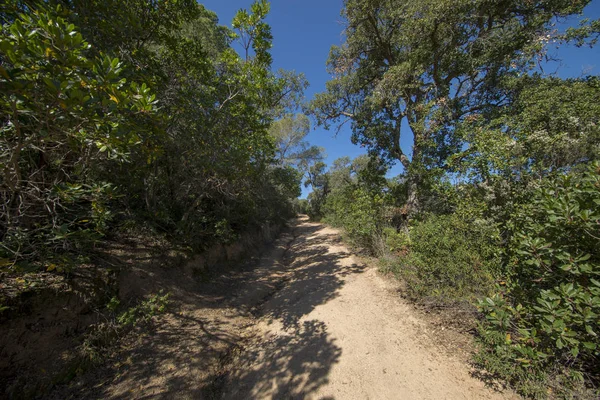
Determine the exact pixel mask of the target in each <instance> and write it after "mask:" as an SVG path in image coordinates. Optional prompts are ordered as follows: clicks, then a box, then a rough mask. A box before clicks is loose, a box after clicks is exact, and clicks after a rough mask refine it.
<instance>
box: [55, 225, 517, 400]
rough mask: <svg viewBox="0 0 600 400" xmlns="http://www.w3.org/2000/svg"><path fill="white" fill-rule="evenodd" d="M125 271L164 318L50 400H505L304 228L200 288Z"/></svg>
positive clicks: (339, 249) (173, 271)
mask: <svg viewBox="0 0 600 400" xmlns="http://www.w3.org/2000/svg"><path fill="white" fill-rule="evenodd" d="M132 264H133V265H136V267H135V268H132V269H131V270H130V272H129V273H128V277H127V280H128V281H137V282H138V284H137V285H136V287H141V288H144V289H146V290H148V292H150V293H152V292H155V291H156V290H158V289H159V288H160V289H165V290H167V291H169V292H170V293H171V294H172V303H171V305H170V306H169V309H170V312H169V313H168V314H167V315H165V316H164V317H161V319H160V320H158V321H157V322H156V324H155V325H156V328H155V329H154V330H152V331H150V332H144V333H143V334H140V335H134V336H133V337H132V338H130V339H127V340H125V339H124V340H123V345H122V349H121V350H120V351H118V352H117V354H116V355H114V356H111V357H110V358H109V360H108V361H107V362H106V363H105V365H104V367H102V368H94V369H93V370H92V371H90V372H89V373H86V374H84V375H83V376H81V377H79V378H78V379H76V380H74V381H73V382H71V383H69V384H68V385H67V386H63V387H60V388H58V389H57V390H56V391H55V393H54V396H52V397H53V398H56V399H88V398H89V399H132V398H136V399H141V398H143V399H236V400H237V399H239V400H247V399H327V400H333V399H336V400H346V399H377V400H385V399H406V400H417V399H435V400H439V399H506V398H512V396H510V395H508V394H502V393H498V392H495V391H493V390H491V389H488V388H486V387H485V385H484V384H483V383H482V382H481V381H478V380H477V379H475V378H473V377H472V376H471V375H470V373H469V372H470V371H469V367H468V365H467V364H466V363H465V362H460V361H458V360H457V359H453V358H452V357H450V356H448V355H447V352H441V351H440V350H439V348H437V347H436V345H435V342H436V340H435V337H432V336H431V331H432V330H431V329H430V328H431V327H430V326H429V325H428V323H427V322H426V321H423V320H422V319H421V318H420V317H419V316H417V314H416V313H415V311H414V310H413V309H412V308H411V306H410V305H408V304H407V303H406V302H405V301H404V300H402V299H401V298H400V296H398V294H397V292H396V291H395V283H394V282H393V281H392V280H389V279H387V278H383V277H381V276H380V275H379V274H378V273H377V271H376V269H375V268H374V267H367V266H365V265H363V264H362V263H361V262H359V260H357V259H356V258H355V257H354V256H353V255H351V254H350V252H349V251H348V249H347V247H346V246H345V245H344V244H343V243H342V242H341V239H340V236H339V233H338V232H337V231H335V230H333V229H331V228H328V227H326V226H325V225H323V224H316V223H310V222H308V220H307V219H306V218H301V219H298V220H297V221H295V222H294V223H293V224H292V226H291V227H290V229H288V230H287V232H286V233H284V234H282V235H281V236H280V237H279V239H278V240H277V241H276V242H275V243H274V245H272V246H271V248H270V250H268V251H266V252H263V254H262V255H261V256H260V257H258V258H257V259H255V260H254V261H252V262H248V263H246V264H247V265H243V266H240V267H238V268H235V269H233V270H230V271H229V272H224V273H223V274H222V275H221V276H219V277H216V278H214V279H211V280H210V281H202V280H199V279H197V277H195V275H194V273H193V271H191V270H190V268H187V267H186V268H183V269H181V268H177V267H167V266H165V265H163V264H160V263H149V264H148V263H146V264H144V259H143V258H142V257H140V258H139V259H134V260H132ZM190 271H191V272H190Z"/></svg>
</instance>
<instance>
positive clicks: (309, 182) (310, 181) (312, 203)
mask: <svg viewBox="0 0 600 400" xmlns="http://www.w3.org/2000/svg"><path fill="white" fill-rule="evenodd" d="M307 175H308V177H307V179H306V181H305V182H304V186H305V187H308V186H311V188H312V192H311V193H309V195H308V203H309V208H310V212H309V215H310V217H311V218H314V219H320V218H321V217H322V216H323V210H322V208H323V205H324V204H325V201H326V200H327V196H328V195H329V192H330V191H331V189H330V186H329V178H330V176H329V174H328V173H327V165H326V164H325V163H324V162H322V161H319V162H317V163H315V165H313V166H311V167H310V168H309V170H308V173H307Z"/></svg>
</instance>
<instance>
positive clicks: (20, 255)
mask: <svg viewBox="0 0 600 400" xmlns="http://www.w3.org/2000/svg"><path fill="white" fill-rule="evenodd" d="M62 15H63V11H62V10H61V8H60V7H58V8H56V9H49V8H43V7H41V8H39V9H37V10H32V11H31V12H29V13H27V14H18V15H16V16H15V18H14V20H13V21H12V22H10V23H7V24H4V25H3V26H2V32H1V36H0V59H1V60H2V65H1V66H0V85H1V86H2V91H1V94H0V115H1V116H2V117H1V120H0V121H1V124H2V125H1V128H0V143H1V148H2V150H1V153H0V170H1V174H2V175H1V181H0V193H1V203H0V207H1V210H2V219H1V227H0V235H1V237H2V242H3V243H2V253H4V254H5V256H7V257H9V258H11V259H13V260H14V261H23V260H27V261H37V260H40V259H41V258H49V259H52V257H54V256H55V255H56V253H58V252H61V251H63V250H69V249H70V248H73V247H74V246H75V247H76V246H78V245H79V244H80V243H83V242H87V241H90V240H93V239H94V238H95V237H96V234H101V233H103V231H104V230H105V229H106V223H107V221H108V220H110V212H109V211H108V210H107V209H106V204H107V202H108V201H110V199H111V198H114V193H113V188H112V186H111V185H110V184H107V183H105V182H102V181H101V180H96V181H95V182H90V181H89V179H90V178H91V177H94V171H96V170H97V168H98V167H99V166H100V165H102V164H106V163H121V162H124V161H126V160H127V159H128V156H129V152H130V151H131V149H132V148H134V147H136V146H138V145H139V143H140V142H141V141H143V140H144V137H145V136H147V135H149V134H152V130H151V129H150V130H148V129H147V124H148V123H149V121H150V118H151V116H152V115H153V114H154V113H155V96H154V95H153V94H152V93H151V91H150V89H149V88H148V87H147V86H146V84H138V83H136V82H128V81H127V79H125V78H123V75H124V70H125V68H124V66H123V64H122V63H121V62H120V61H119V60H118V59H117V58H113V57H110V56H107V55H103V54H100V55H98V56H97V57H94V58H92V57H89V50H90V45H89V44H88V43H87V42H86V41H85V40H84V38H83V37H82V35H81V34H80V33H79V32H78V31H77V29H76V27H75V26H74V25H73V24H71V23H69V22H68V21H67V20H66V19H65V18H64V17H63V16H62ZM40 244H41V245H42V246H39V245H40Z"/></svg>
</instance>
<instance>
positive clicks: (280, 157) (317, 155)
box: [269, 114, 325, 174]
mask: <svg viewBox="0 0 600 400" xmlns="http://www.w3.org/2000/svg"><path fill="white" fill-rule="evenodd" d="M309 131H310V120H309V119H308V117H307V116H306V115H304V114H297V115H291V114H288V115H286V116H285V117H283V118H281V119H279V120H277V121H275V122H273V124H272V125H271V127H270V129H269V133H270V134H271V136H272V137H273V138H274V139H275V157H276V159H277V162H278V164H279V165H281V166H293V167H296V168H298V170H299V171H300V172H301V173H302V174H305V173H307V172H308V169H309V168H310V166H311V165H313V164H314V163H315V162H317V161H322V160H323V158H324V152H325V150H324V149H323V148H322V147H318V146H311V145H310V144H309V143H308V142H307V141H306V140H305V139H306V135H308V132H309Z"/></svg>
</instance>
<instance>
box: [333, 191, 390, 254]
mask: <svg viewBox="0 0 600 400" xmlns="http://www.w3.org/2000/svg"><path fill="white" fill-rule="evenodd" d="M382 205H383V196H382V195H381V194H375V193H372V192H370V191H368V190H367V189H365V188H362V187H357V186H354V185H351V186H347V187H345V188H343V189H342V190H339V191H337V192H333V193H331V194H330V195H329V197H328V198H327V203H326V204H325V215H326V221H327V222H328V223H330V224H332V225H334V226H339V227H341V228H343V229H344V231H345V232H346V234H347V236H348V238H349V239H350V240H351V241H352V242H353V244H355V245H356V246H359V247H363V248H365V249H367V250H369V251H374V250H375V241H376V239H377V238H379V237H381V235H382V230H383V216H382V210H383V207H382Z"/></svg>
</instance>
